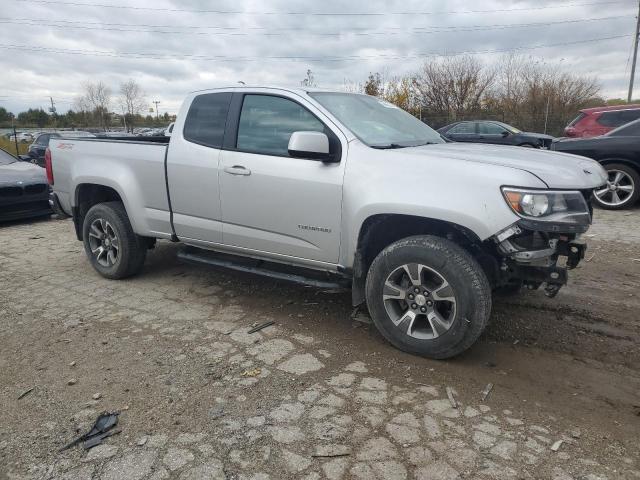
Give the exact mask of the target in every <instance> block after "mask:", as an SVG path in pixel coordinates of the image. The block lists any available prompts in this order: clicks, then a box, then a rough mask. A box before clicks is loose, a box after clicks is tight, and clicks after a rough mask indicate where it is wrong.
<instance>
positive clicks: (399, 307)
mask: <svg viewBox="0 0 640 480" xmlns="http://www.w3.org/2000/svg"><path fill="white" fill-rule="evenodd" d="M46 168H47V174H48V177H49V182H50V184H51V185H52V188H53V194H52V195H53V197H52V203H53V205H54V207H55V209H56V210H57V211H58V212H59V213H61V214H66V215H69V216H71V217H73V221H74V224H75V229H76V234H77V237H78V239H79V240H81V241H83V242H84V246H85V250H86V253H87V256H88V258H89V260H90V262H91V264H92V265H93V267H94V268H95V269H96V270H97V271H98V272H99V273H100V274H101V275H103V276H105V277H107V278H114V279H119V278H124V277H127V276H130V275H133V274H136V273H138V272H139V271H140V270H141V268H142V267H143V263H144V261H145V255H146V251H147V249H149V248H152V247H153V246H154V244H155V241H156V239H165V240H169V241H173V242H178V241H179V242H182V243H183V244H185V248H184V249H183V251H182V252H181V254H180V255H181V256H182V257H183V258H184V259H186V260H190V261H199V262H204V263H209V264H212V265H219V266H225V267H231V268H236V269H240V270H244V271H248V272H253V273H260V274H265V275H270V276H272V277H275V278H281V279H288V280H294V281H299V282H304V283H308V284H311V285H316V286H321V287H329V286H349V287H350V288H351V289H352V297H353V304H354V305H361V304H363V303H365V301H366V304H367V307H368V309H369V312H370V314H371V317H372V319H373V321H374V322H375V325H376V326H377V328H378V329H379V330H380V332H381V333H382V335H384V337H386V338H387V339H388V340H389V341H390V342H391V343H392V344H393V345H395V346H396V347H398V348H400V349H402V350H404V351H407V352H411V353H414V354H419V355H423V356H427V357H431V358H447V357H451V356H454V355H456V354H458V353H460V352H462V351H464V350H465V349H467V348H469V347H470V346H471V345H472V344H473V343H474V341H475V340H476V339H477V338H478V336H479V335H480V334H481V333H482V331H483V329H484V328H485V326H486V325H487V321H488V319H489V316H490V312H491V297H492V290H497V289H502V290H509V291H517V290H518V289H520V288H521V287H523V286H525V287H527V288H533V289H535V288H538V287H540V286H543V287H544V290H545V292H546V294H547V295H549V296H553V295H555V294H556V293H557V292H558V289H559V288H560V287H561V286H562V285H563V284H565V283H566V282H567V270H568V269H571V268H574V267H575V266H576V265H577V264H578V262H579V261H580V259H581V258H582V257H583V256H584V251H585V245H584V243H583V242H582V241H581V239H580V234H582V233H584V232H585V231H586V230H587V229H588V228H589V225H590V223H591V213H592V212H591V203H590V199H591V192H592V190H593V189H594V188H595V187H599V186H601V185H603V184H605V183H606V180H607V176H606V174H605V171H604V170H603V169H602V167H601V166H600V165H599V164H598V163H597V162H594V161H592V160H589V159H586V158H582V157H577V156H572V155H567V154H560V153H552V152H548V151H543V150H537V149H525V148H519V147H505V146H489V145H474V144H459V143H450V142H448V141H446V140H444V139H443V138H442V137H441V136H440V135H439V134H438V133H436V132H435V131H434V130H432V129H431V128H429V127H428V126H427V125H425V124H424V123H422V122H420V121H418V120H417V119H415V118H414V117H413V116H411V115H409V114H408V113H406V112H404V111H403V110H401V109H399V108H397V107H395V106H394V105H391V104H389V103H387V102H385V101H382V100H380V99H377V98H374V97H370V96H366V95H358V94H348V93H342V92H334V91H322V90H316V89H281V88H248V87H242V88H225V89H216V90H206V91H199V92H194V93H191V94H190V95H189V96H188V97H187V98H186V100H185V102H184V104H183V106H182V108H181V110H180V113H179V115H178V118H177V121H176V123H175V127H174V129H173V132H172V134H171V137H170V139H169V137H156V138H145V139H141V140H132V139H131V138H123V139H106V140H101V139H90V138H87V139H84V138H83V139H65V138H62V139H52V141H51V145H50V149H49V151H48V152H47V154H46Z"/></svg>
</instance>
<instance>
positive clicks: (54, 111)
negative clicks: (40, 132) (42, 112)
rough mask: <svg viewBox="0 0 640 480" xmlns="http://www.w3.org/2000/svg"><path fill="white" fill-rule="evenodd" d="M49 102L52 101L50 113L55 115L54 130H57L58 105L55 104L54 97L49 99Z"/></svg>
mask: <svg viewBox="0 0 640 480" xmlns="http://www.w3.org/2000/svg"><path fill="white" fill-rule="evenodd" d="M49 100H51V108H50V109H49V111H50V112H51V115H53V128H56V127H57V123H58V122H57V121H56V104H55V103H53V97H49Z"/></svg>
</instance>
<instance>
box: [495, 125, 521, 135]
mask: <svg viewBox="0 0 640 480" xmlns="http://www.w3.org/2000/svg"><path fill="white" fill-rule="evenodd" d="M497 123H498V124H499V125H502V126H503V127H504V128H506V129H507V130H508V131H509V132H511V133H513V134H514V135H517V134H518V133H522V130H520V129H519V128H516V127H512V126H511V125H507V124H506V123H502V122H497Z"/></svg>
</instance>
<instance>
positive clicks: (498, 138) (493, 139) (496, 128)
mask: <svg viewBox="0 0 640 480" xmlns="http://www.w3.org/2000/svg"><path fill="white" fill-rule="evenodd" d="M509 135H510V133H509V131H508V130H507V129H506V128H504V127H503V126H501V125H498V124H497V123H493V122H478V143H494V144H497V145H510V144H511V141H510V139H509Z"/></svg>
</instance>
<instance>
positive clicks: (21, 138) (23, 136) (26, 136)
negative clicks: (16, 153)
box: [9, 132, 33, 143]
mask: <svg viewBox="0 0 640 480" xmlns="http://www.w3.org/2000/svg"><path fill="white" fill-rule="evenodd" d="M16 136H17V137H18V142H19V143H28V142H33V135H32V134H31V133H29V132H16V135H11V136H10V137H9V140H10V141H12V142H15V141H16Z"/></svg>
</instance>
